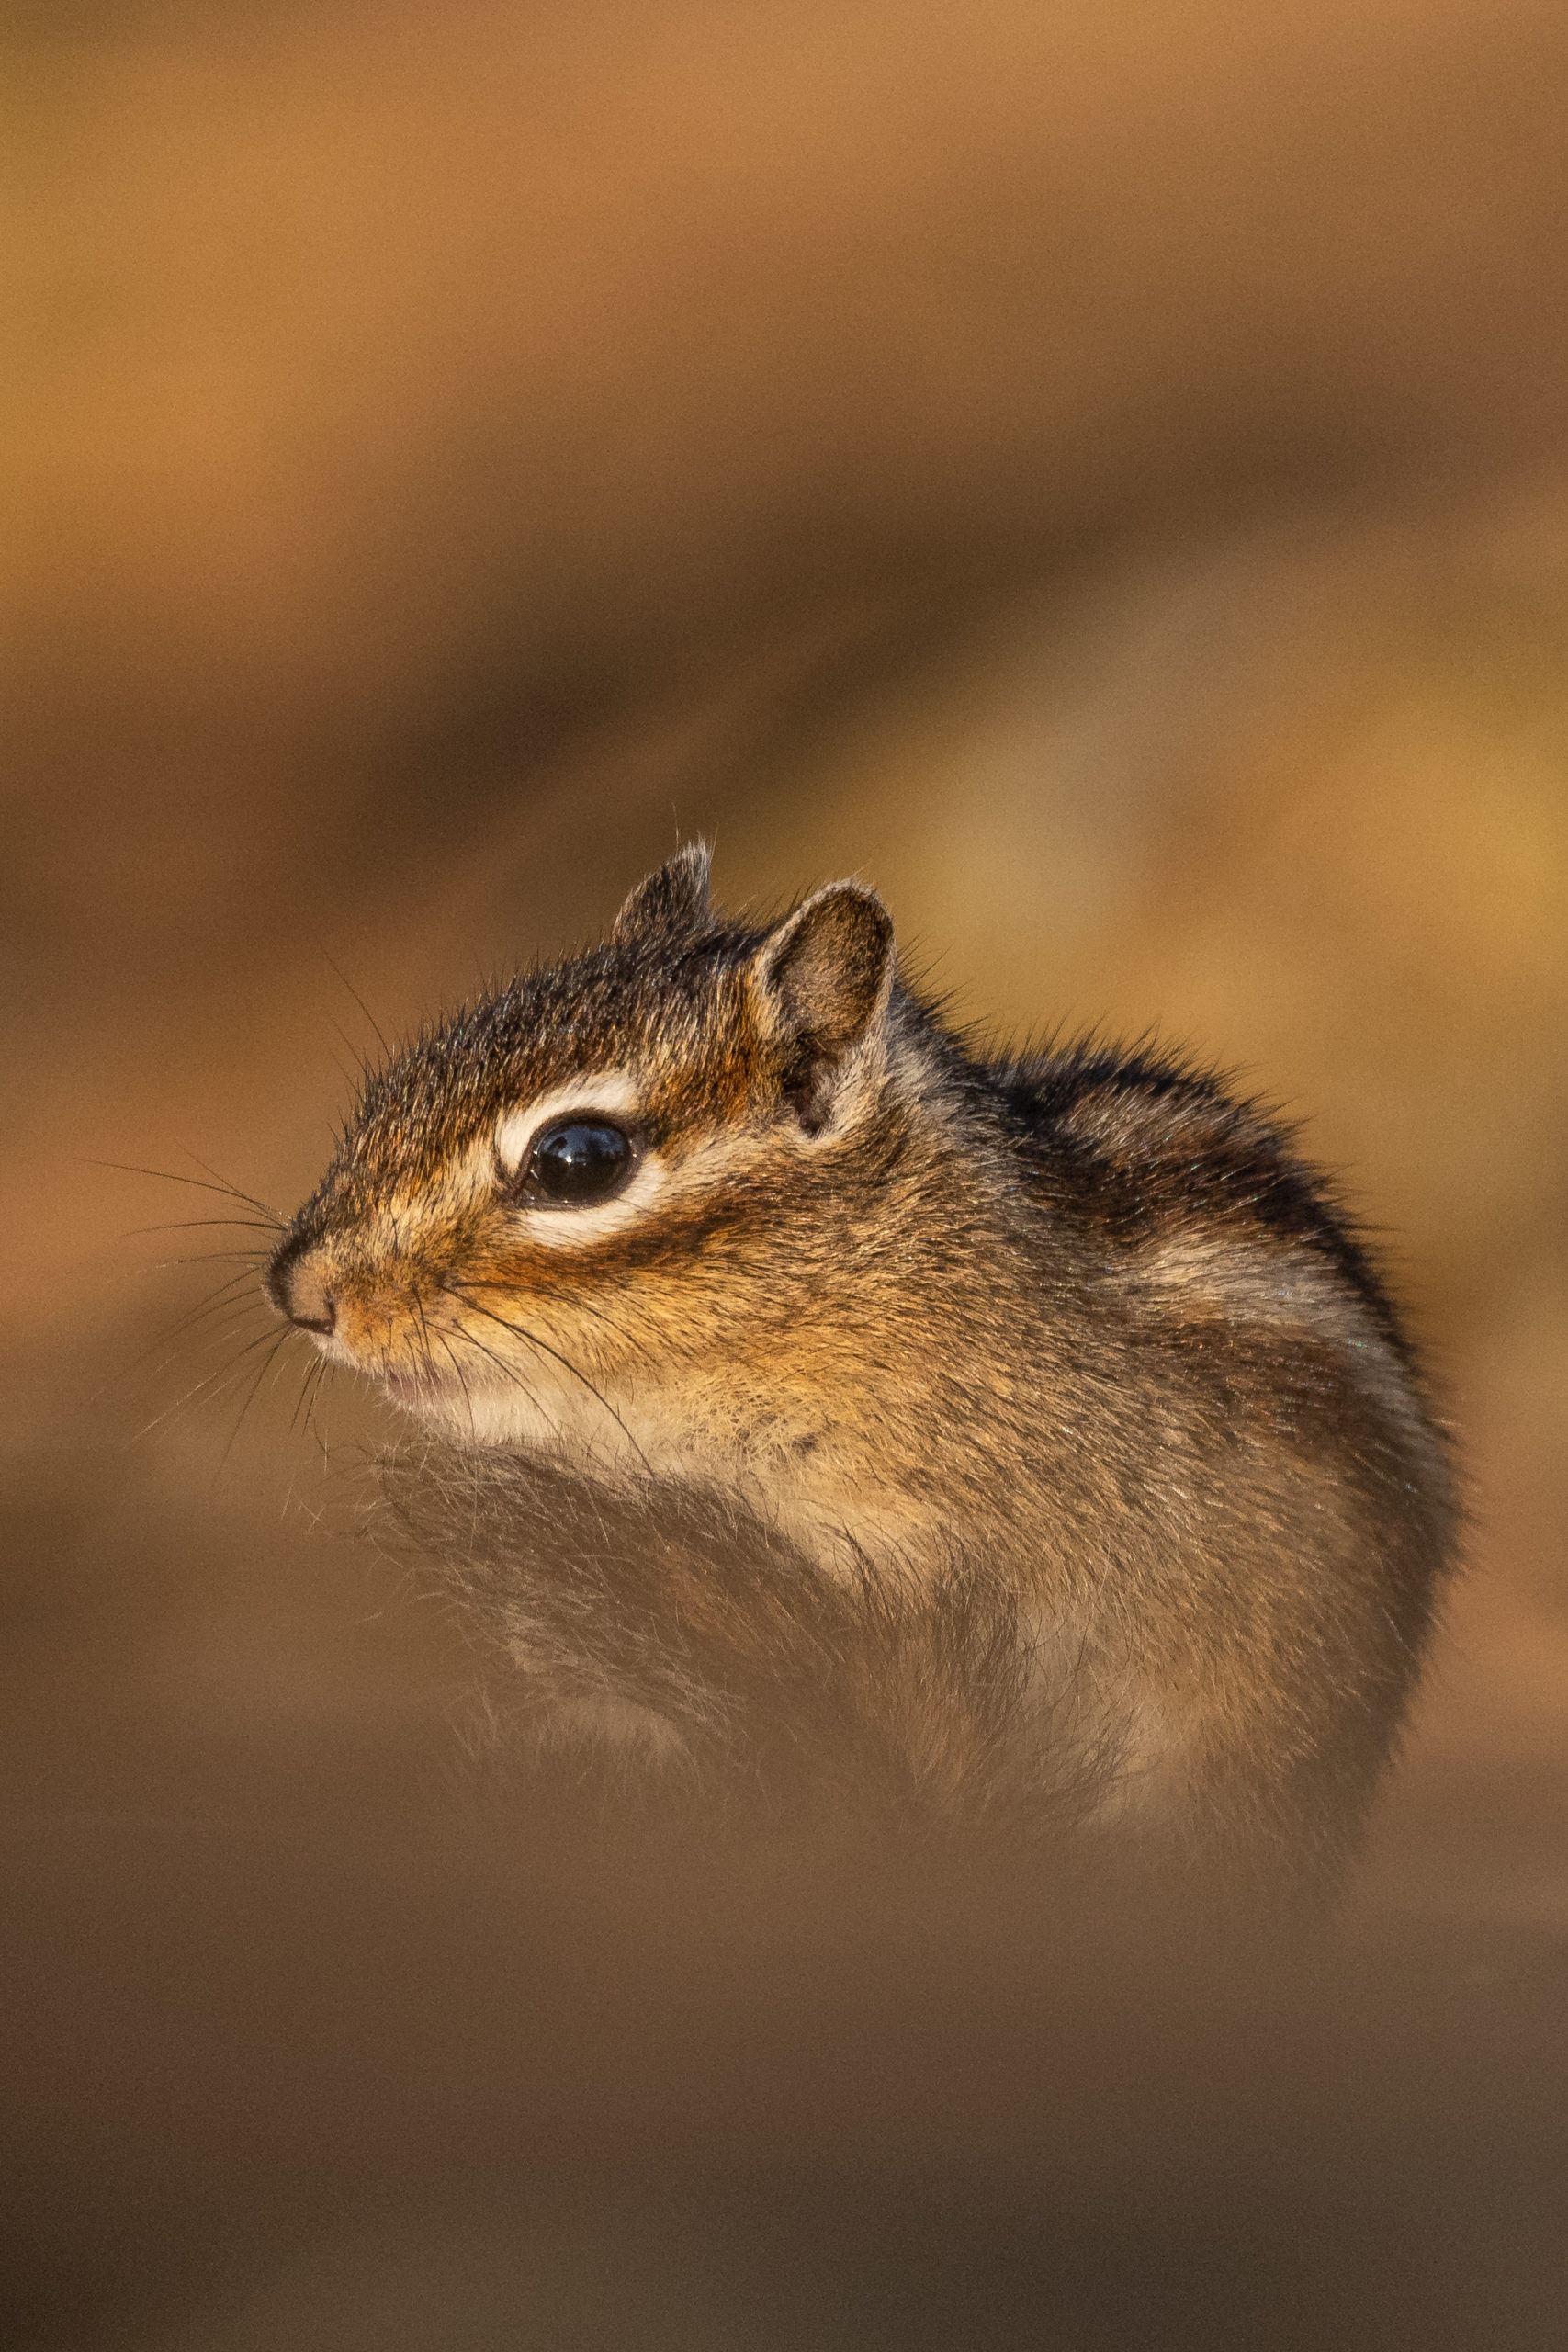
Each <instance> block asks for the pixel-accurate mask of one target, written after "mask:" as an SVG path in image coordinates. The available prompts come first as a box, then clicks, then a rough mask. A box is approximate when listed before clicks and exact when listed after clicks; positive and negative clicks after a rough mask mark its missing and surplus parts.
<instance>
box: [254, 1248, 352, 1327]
mask: <svg viewBox="0 0 1568 2352" xmlns="http://www.w3.org/2000/svg"><path fill="white" fill-rule="evenodd" d="M266 1289H267V1296H268V1297H269V1298H270V1299H271V1301H272V1303H273V1305H274V1306H276V1309H277V1311H278V1313H279V1314H280V1315H287V1316H288V1320H289V1321H290V1323H298V1324H299V1328H300V1329H301V1330H302V1331H330V1330H331V1329H332V1328H333V1324H334V1323H335V1322H336V1321H337V1306H336V1303H335V1301H334V1300H333V1295H332V1293H331V1292H330V1291H329V1290H328V1288H327V1286H326V1281H325V1278H324V1275H323V1273H322V1270H321V1263H320V1261H319V1260H318V1259H316V1258H315V1256H314V1255H313V1252H312V1248H311V1244H310V1241H309V1240H308V1239H307V1238H305V1236H304V1235H303V1234H300V1235H298V1236H297V1237H296V1238H294V1239H293V1240H292V1241H286V1242H285V1243H284V1245H283V1247H282V1249H281V1250H278V1252H277V1253H276V1257H275V1258H274V1259H273V1261H272V1263H271V1265H270V1266H269V1267H268V1268H267V1273H266Z"/></svg>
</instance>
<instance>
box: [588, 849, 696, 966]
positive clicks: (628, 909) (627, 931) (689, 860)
mask: <svg viewBox="0 0 1568 2352" xmlns="http://www.w3.org/2000/svg"><path fill="white" fill-rule="evenodd" d="M711 859H712V853H711V852H710V850H709V848H708V845H707V843H706V842H687V843H686V846H685V848H684V849H678V850H677V851H676V853H675V854H674V856H673V857H672V858H671V859H670V860H669V862H668V863H667V864H666V865H660V867H658V868H657V869H656V871H655V872H654V873H652V874H649V876H647V877H646V878H645V879H644V880H643V881H641V882H639V883H638V884H637V888H636V889H635V890H634V891H633V892H632V893H631V895H630V897H629V898H628V899H627V900H626V905H625V906H624V907H623V908H622V909H621V911H620V913H619V914H618V915H617V916H616V917H615V924H614V926H613V928H612V930H611V933H610V936H611V938H612V939H615V940H619V941H621V942H622V943H623V944H624V943H625V942H626V941H627V940H636V939H649V940H658V939H667V940H672V941H673V940H679V939H689V938H690V937H691V936H692V935H693V933H695V932H699V931H701V930H702V928H703V926H704V924H705V922H707V919H708V866H709V865H710V863H711Z"/></svg>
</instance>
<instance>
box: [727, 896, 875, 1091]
mask: <svg viewBox="0 0 1568 2352" xmlns="http://www.w3.org/2000/svg"><path fill="white" fill-rule="evenodd" d="M753 985H754V987H755V989H756V990H757V994H758V997H759V1000H760V1003H761V1010H762V1012H763V1015H764V1018H765V1020H766V1023H767V1025H768V1026H769V1027H770V1028H771V1029H772V1030H773V1033H774V1035H776V1036H778V1037H779V1039H780V1040H781V1042H782V1043H783V1044H784V1046H785V1049H786V1056H787V1061H786V1076H785V1081H784V1091H785V1094H786V1096H787V1097H788V1099H789V1101H790V1102H791V1103H792V1104H793V1105H794V1107H795V1111H796V1112H797V1114H798V1115H799V1117H800V1120H801V1124H802V1125H803V1126H805V1127H806V1129H807V1132H808V1133H810V1134H816V1133H818V1131H819V1130H820V1129H821V1128H822V1127H823V1126H825V1125H827V1123H828V1121H829V1119H830V1118H831V1116H832V1113H833V1103H834V1098H835V1094H836V1091H837V1081H838V1079H839V1076H840V1071H841V1070H842V1068H843V1065H844V1064H845V1062H846V1061H847V1060H848V1059H849V1057H851V1055H852V1054H853V1052H854V1050H855V1048H856V1047H857V1046H859V1045H860V1044H861V1043H862V1042H863V1040H864V1039H865V1037H866V1036H867V1035H869V1034H870V1032H871V1030H872V1028H873V1026H874V1023H876V1022H877V1021H878V1020H879V1019H880V1017H881V1015H882V1014H883V1013H884V1012H886V1006H887V999H888V995H889V992H890V990H891V989H892V985H893V923H892V919H891V917H890V916H889V914H888V912H887V910H886V907H885V906H884V905H883V903H882V901H881V899H879V898H877V896H876V895H875V893H874V891H872V890H866V889H863V888H861V886H860V884H859V883H856V882H831V883H829V886H828V888H826V889H825V890H818V892H817V894H816V896H815V897H814V898H810V899H807V901H806V904H805V905H804V906H803V907H800V908H797V910H795V913H794V914H793V915H791V916H789V917H788V918H787V919H786V920H785V921H784V922H783V923H781V924H780V925H779V928H778V929H777V930H776V931H775V932H773V933H772V934H771V936H770V937H769V938H768V939H766V940H765V941H764V942H763V944H762V945H761V948H759V950H758V952H757V956H756V961H755V964H754V966H753Z"/></svg>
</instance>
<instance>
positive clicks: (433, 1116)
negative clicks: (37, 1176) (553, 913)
mask: <svg viewBox="0 0 1568 2352" xmlns="http://www.w3.org/2000/svg"><path fill="white" fill-rule="evenodd" d="M707 872H708V861H707V854H706V852H705V850H704V849H703V848H702V847H701V846H700V845H697V846H694V847H691V848H688V849H685V850H682V852H681V853H680V854H679V855H678V856H676V857H674V858H672V859H671V862H670V863H669V864H668V865H664V866H662V867H660V869H659V871H658V872H657V873H655V874H652V875H650V876H649V877H648V879H647V880H646V881H644V882H643V883H641V884H640V885H639V887H638V888H637V889H635V890H634V891H633V892H632V894H631V896H630V898H629V899H627V900H626V904H625V906H624V907H623V908H622V910H621V911H620V914H619V916H618V917H617V918H616V921H615V925H614V928H613V930H612V932H611V933H610V935H609V937H608V939H607V940H606V941H604V944H602V945H600V946H598V947H595V948H592V949H590V950H589V951H587V952H586V953H584V954H581V955H579V956H573V957H571V958H570V959H569V960H567V961H565V962H563V963H559V964H557V965H554V966H551V967H547V968H544V969H540V970H536V971H533V972H530V973H527V974H525V975H523V976H521V977H520V978H517V979H514V980H513V982H512V983H511V984H510V985H509V986H508V987H506V988H505V989H502V991H501V992H500V993H499V994H498V995H496V996H494V997H491V998H490V999H489V1000H487V1001H484V1002H482V1003H480V1004H479V1005H477V1006H475V1007H473V1008H472V1009H470V1010H467V1011H465V1012H462V1013H460V1014H459V1015H458V1016H457V1019H456V1020H454V1021H453V1022H451V1023H449V1024H448V1025H447V1026H446V1027H444V1028H440V1029H437V1030H434V1031H431V1032H428V1033H426V1034H425V1035H423V1036H421V1037H420V1038H418V1039H417V1040H416V1041H415V1042H414V1043H413V1044H412V1045H411V1046H408V1047H406V1048H405V1049H404V1050H403V1051H401V1052H400V1053H399V1054H398V1055H397V1056H396V1057H394V1058H393V1059H392V1060H391V1061H390V1062H389V1065H388V1066H387V1067H386V1068H385V1069H382V1070H380V1071H379V1072H378V1073H377V1074H376V1075H375V1076H373V1077H372V1078H371V1079H370V1080H368V1082H367V1085H366V1087H365V1089H364V1091H363V1094H362V1096H361V1099H360V1102H359V1103H358V1105H357V1108H356V1111H355V1115H354V1117H353V1119H352V1121H351V1123H350V1125H349V1126H348V1129H347V1131H346V1133H345V1135H344V1140H343V1143H342V1145H341V1147H340V1148H339V1150H338V1152H337V1155H336V1157H335V1159H333V1163H332V1165H331V1167H330V1168H329V1170H328V1171H327V1174H326V1176H325V1178H324V1179H323V1181H322V1182H321V1186H320V1188H319V1190H318V1191H317V1192H316V1193H315V1194H314V1196H313V1197H312V1198H311V1199H310V1201H309V1202H308V1203H307V1204H306V1205H305V1207H304V1208H303V1209H301V1211H300V1212H299V1216H298V1217H297V1218H296V1219H295V1221H294V1224H293V1226H292V1227H291V1228H290V1229H289V1231H288V1234H287V1235H286V1236H285V1238H284V1240H283V1241H282V1243H281V1245H280V1246H279V1248H278V1250H277V1251H276V1255H275V1257H274V1259H273V1261H272V1264H271V1268H270V1270H269V1272H268V1276H267V1287H268V1290H269V1293H270V1295H271V1297H272V1299H273V1301H274V1303H275V1305H276V1306H277V1307H278V1308H279V1310H280V1311H281V1312H282V1313H283V1314H284V1315H286V1316H287V1317H288V1318H289V1319H290V1320H291V1321H292V1322H294V1323H296V1324H298V1325H299V1326H301V1327H302V1328H303V1329H306V1330H308V1331H310V1333H311V1334H312V1335H313V1336H314V1338H315V1340H316V1343H317V1345H318V1346H319V1347H320V1348H321V1351H322V1352H323V1353H324V1354H325V1355H327V1356H328V1357H329V1358H331V1359H332V1360H333V1361H335V1362H337V1363H344V1364H348V1365H351V1366H353V1367H355V1369H357V1370H360V1371H363V1372H367V1373H369V1374H373V1375H374V1376H376V1377H377V1378H378V1380H379V1381H380V1382H382V1383H383V1384H384V1385H385V1386H386V1387H387V1389H388V1390H389V1392H390V1393H391V1394H392V1395H393V1396H394V1397H396V1398H397V1399H398V1400H399V1401H400V1402H401V1403H403V1404H405V1405H408V1406H410V1407H411V1408H413V1409H414V1410H416V1411H419V1412H421V1413H422V1414H423V1415H424V1416H425V1417H426V1418H428V1419H433V1420H436V1421H440V1422H442V1423H443V1424H445V1425H446V1426H447V1427H449V1428H451V1429H452V1430H455V1431H456V1432H457V1434H459V1435H461V1434H465V1433H469V1434H472V1435H473V1436H475V1437H477V1438H481V1439H489V1440H501V1441H503V1442H504V1441H506V1440H507V1439H515V1440H517V1441H519V1442H547V1440H548V1437H549V1435H550V1424H551V1419H552V1416H553V1417H554V1419H555V1422H556V1424H557V1426H558V1427H559V1425H560V1423H561V1421H562V1418H563V1416H564V1417H565V1419H568V1420H571V1421H573V1422H574V1423H576V1424H578V1425H580V1426H582V1427H586V1424H587V1423H588V1422H589V1421H591V1420H592V1418H593V1407H592V1400H593V1399H594V1398H598V1400H599V1402H600V1404H601V1405H603V1406H604V1410H605V1411H606V1412H607V1413H612V1414H613V1408H611V1407H610V1406H609V1405H608V1404H607V1403H606V1402H605V1397H606V1392H607V1389H608V1388H614V1389H615V1390H617V1391H618V1392H619V1393H621V1394H623V1395H624V1394H626V1393H631V1392H637V1391H638V1390H639V1388H640V1389H641V1390H648V1389H649V1388H656V1387H658V1386H659V1385H660V1384H668V1382H669V1381H670V1380H671V1378H672V1377H673V1376H674V1375H675V1369H676V1368H677V1367H679V1365H680V1364H681V1363H682V1362H685V1363H693V1362H694V1361H695V1360H697V1359H698V1358H701V1359H702V1360H703V1361H704V1362H705V1363H706V1364H707V1366H708V1369H709V1372H710V1374H712V1373H713V1371H714V1369H715V1367H716V1365H719V1364H721V1363H722V1360H723V1357H724V1353H725V1351H726V1349H728V1350H730V1351H735V1350H739V1351H742V1352H749V1353H750V1356H751V1357H752V1358H753V1359H754V1358H755V1357H756V1356H758V1355H759V1354H760V1353H761V1354H765V1352H766V1350H767V1348H768V1346H769V1344H770V1338H769V1335H770V1333H772V1334H773V1336H774V1340H776V1339H777V1335H778V1334H779V1333H781V1332H782V1331H784V1329H786V1328H787V1327H789V1326H790V1324H791V1321H792V1318H795V1319H796V1320H797V1319H798V1317H799V1316H800V1315H801V1314H802V1313H803V1312H807V1313H808V1311H809V1304H810V1298H811V1290H812V1282H813V1263H814V1261H815V1260H817V1259H818V1258H819V1257H820V1253H821V1250H823V1249H826V1248H829V1247H832V1248H836V1249H837V1250H840V1253H841V1251H842V1249H843V1247H844V1242H843V1237H842V1233H841V1232H840V1235H839V1237H838V1238H837V1240H836V1241H833V1242H829V1238H828V1235H829V1228H830V1227H832V1226H833V1224H834V1222H835V1218H836V1219H837V1222H838V1224H839V1226H840V1227H842V1225H843V1216H844V1212H843V1208H842V1204H843V1202H844V1201H845V1199H846V1197H848V1196H849V1195H851V1194H852V1193H854V1191H855V1189H856V1187H857V1185H860V1186H863V1185H864V1184H866V1183H869V1182H874V1166H875V1164H877V1163H878V1162H879V1161H885V1160H886V1154H887V1152H888V1150H889V1148H891V1147H890V1142H889V1136H890V1133H891V1131H892V1129H893V1128H896V1127H897V1094H898V1089H897V1084H896V1082H895V1080H894V1078H893V1075H892V1064H893V1060H894V1058H895V1057H893V1055H892V1054H891V1052H890V1043H891V1036H892V1006H893V1001H894V999H893V986H894V983H893V936H892V925H891V923H890V922H889V920H888V917H887V914H886V910H884V908H883V907H882V905H881V903H880V901H879V900H878V899H876V898H875V897H874V896H873V894H872V893H871V892H870V891H869V890H866V889H863V888H860V887H859V886H858V885H856V884H853V883H849V882H840V883H835V884H833V885H831V886H830V887H829V888H826V889H823V890H819V891H818V893H817V894H816V895H815V897H813V898H810V899H807V900H806V902H805V903H804V904H803V905H802V906H800V907H799V908H797V909H796V910H795V911H794V912H793V913H792V914H790V915H788V916H786V917H785V918H784V920H783V921H782V922H777V923H775V924H773V925H772V926H771V927H770V928H767V929H763V930H755V929H745V928H740V927H739V926H736V925H734V924H731V923H729V922H726V920H725V919H724V918H722V917H721V916H717V915H716V914H715V912H714V911H713V910H712V909H711V908H710V906H709V903H708V890H707ZM890 1120H891V1128H890ZM829 1204H838V1207H837V1208H836V1209H834V1210H832V1211H831V1212H830V1211H829ZM580 1391H581V1402H580V1403H578V1404H577V1405H576V1407H575V1410H574V1409H573V1408H572V1403H571V1400H572V1399H574V1398H575V1397H577V1396H578V1393H579V1392H580ZM613 1418H614V1419H618V1418H619V1416H618V1415H615V1414H613Z"/></svg>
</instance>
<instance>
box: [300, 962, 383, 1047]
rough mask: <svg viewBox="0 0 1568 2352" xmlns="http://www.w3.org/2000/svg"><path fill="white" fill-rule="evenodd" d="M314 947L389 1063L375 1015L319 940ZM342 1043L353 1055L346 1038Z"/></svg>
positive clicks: (350, 1045) (335, 1025) (334, 1025)
mask: <svg viewBox="0 0 1568 2352" xmlns="http://www.w3.org/2000/svg"><path fill="white" fill-rule="evenodd" d="M316 945H317V948H318V950H319V951H320V953H321V956H322V958H323V960H324V961H325V962H326V963H327V964H328V965H329V966H330V967H331V968H332V970H333V971H334V972H335V973H336V974H337V976H338V978H339V979H340V980H341V981H342V982H343V984H344V988H345V989H347V990H348V992H349V995H350V996H351V997H352V998H353V999H354V1001H355V1004H356V1005H357V1006H358V1007H359V1010H360V1012H362V1013H363V1014H364V1015H365V1018H366V1019H367V1021H368V1023H370V1026H371V1027H372V1029H374V1030H375V1032H376V1042H377V1044H378V1046H380V1048H381V1051H382V1053H383V1054H384V1055H385V1056H386V1057H387V1059H388V1060H389V1061H390V1060H391V1058H392V1049H391V1047H390V1046H389V1045H388V1043H387V1040H386V1038H385V1037H384V1036H383V1035H382V1033H381V1024H380V1023H379V1022H378V1020H377V1018H376V1015H375V1014H374V1013H373V1012H371V1010H370V1007H369V1006H368V1005H367V1003H366V1001H365V999H364V998H363V997H362V996H361V995H360V993H359V990H358V989H356V988H355V985H354V982H353V981H352V980H351V979H350V978H349V977H348V974H347V973H346V972H345V971H344V969H343V967H342V966H341V965H339V964H336V963H333V958H332V957H331V956H329V955H328V954H327V951H326V949H325V948H324V947H322V946H321V941H320V940H318V941H317V942H316ZM333 1028H334V1029H335V1028H337V1023H335V1022H334V1023H333ZM338 1035H339V1036H340V1037H343V1032H342V1030H341V1029H339V1030H338ZM343 1042H344V1045H345V1046H348V1049H349V1051H350V1053H353V1052H354V1051H355V1047H354V1046H353V1045H352V1044H351V1043H350V1041H349V1039H348V1038H346V1037H344V1038H343Z"/></svg>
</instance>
